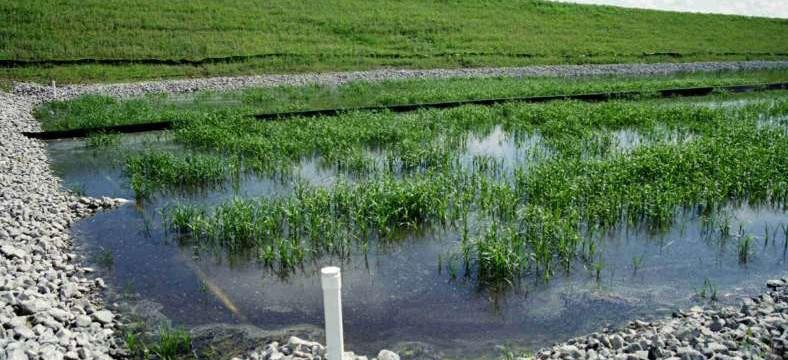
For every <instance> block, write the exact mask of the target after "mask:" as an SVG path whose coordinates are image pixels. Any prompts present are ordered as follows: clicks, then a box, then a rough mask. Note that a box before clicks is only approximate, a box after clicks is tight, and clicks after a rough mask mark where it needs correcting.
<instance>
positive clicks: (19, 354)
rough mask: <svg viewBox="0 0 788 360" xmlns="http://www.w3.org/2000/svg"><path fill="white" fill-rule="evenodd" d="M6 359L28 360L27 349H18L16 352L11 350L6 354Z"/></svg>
mask: <svg viewBox="0 0 788 360" xmlns="http://www.w3.org/2000/svg"><path fill="white" fill-rule="evenodd" d="M6 359H7V360H27V359H28V356H27V353H26V351H25V348H23V347H18V348H16V349H14V350H10V351H8V352H6Z"/></svg>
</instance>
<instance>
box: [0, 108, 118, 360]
mask: <svg viewBox="0 0 788 360" xmlns="http://www.w3.org/2000/svg"><path fill="white" fill-rule="evenodd" d="M35 102H36V99H31V98H30V97H22V96H17V95H10V94H5V93H0V324H2V326H0V358H3V357H5V358H7V359H28V358H42V359H63V358H64V357H65V358H73V359H93V358H97V359H107V358H109V355H110V354H113V352H114V349H115V348H116V344H115V330H116V326H117V323H115V322H114V316H113V314H112V313H111V312H110V311H108V310H102V309H101V303H100V301H99V299H97V297H96V296H95V295H96V291H95V290H96V289H95V284H96V282H95V281H96V280H95V279H89V278H88V276H87V275H86V274H87V272H88V269H87V268H83V267H81V266H79V265H77V264H76V262H75V261H74V260H76V259H77V255H76V254H74V253H73V252H72V250H71V239H70V236H69V234H68V227H69V225H70V224H71V223H72V222H73V221H75V220H77V219H78V218H80V217H82V216H87V215H89V214H91V213H93V212H95V211H98V210H99V209H103V208H109V207H112V206H115V205H118V204H120V203H121V202H122V200H116V199H109V198H104V199H92V198H79V197H76V196H72V195H70V194H68V193H65V192H63V191H62V190H61V189H60V182H59V180H58V179H57V178H56V177H55V176H54V175H52V173H51V171H50V169H49V165H48V160H47V153H46V149H45V145H44V143H42V142H40V141H35V140H31V139H28V138H26V137H24V136H22V135H21V134H20V132H21V131H29V130H37V127H38V125H37V122H36V121H35V119H33V117H32V115H31V111H32V109H33V106H34V105H35Z"/></svg>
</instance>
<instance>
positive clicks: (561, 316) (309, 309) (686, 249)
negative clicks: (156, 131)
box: [50, 128, 788, 358]
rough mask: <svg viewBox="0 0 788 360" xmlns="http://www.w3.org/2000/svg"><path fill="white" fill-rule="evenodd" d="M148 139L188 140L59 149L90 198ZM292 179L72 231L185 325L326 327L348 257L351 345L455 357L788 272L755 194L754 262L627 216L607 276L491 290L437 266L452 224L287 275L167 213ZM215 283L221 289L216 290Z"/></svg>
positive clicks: (537, 149) (103, 216) (777, 217)
mask: <svg viewBox="0 0 788 360" xmlns="http://www.w3.org/2000/svg"><path fill="white" fill-rule="evenodd" d="M663 135H664V134H663ZM663 135H660V136H641V135H639V134H637V133H635V132H632V131H621V132H616V133H614V134H613V138H614V139H615V141H614V142H613V144H612V145H611V146H612V147H614V148H615V149H618V150H617V151H621V152H626V151H631V149H632V148H633V147H636V146H638V145H640V144H644V143H651V142H652V141H684V140H682V139H681V137H676V136H673V135H671V134H667V135H665V136H663ZM654 139H657V140H654ZM659 139H661V140H659ZM146 146H155V147H159V148H170V149H173V150H177V147H174V146H173V145H172V144H171V142H169V141H168V140H167V138H166V137H157V136H149V135H146V136H133V137H129V138H127V139H124V142H123V144H122V145H121V146H120V147H119V148H118V149H116V150H111V151H110V150H106V149H104V150H100V151H96V150H91V149H87V148H85V147H84V146H83V145H82V144H81V143H79V142H74V141H63V142H56V143H52V144H51V145H50V153H51V158H52V161H53V168H54V170H55V171H56V172H57V173H59V174H60V175H61V176H62V178H63V179H64V182H65V183H66V184H70V186H71V187H73V188H77V189H79V190H80V191H83V192H84V193H85V194H87V195H94V196H98V195H106V196H122V197H132V193H131V190H130V189H129V187H128V184H127V182H126V180H125V178H124V177H123V173H122V166H121V165H122V158H123V156H124V154H125V153H127V152H133V151H138V150H140V149H142V148H144V147H146ZM465 148H466V149H465V154H464V155H462V156H461V164H465V165H467V164H472V162H473V160H472V159H473V158H474V157H478V156H490V157H493V158H496V159H500V161H501V162H502V164H503V167H504V168H507V167H509V166H510V164H512V163H518V162H523V161H539V160H540V159H544V158H545V157H548V156H549V154H550V152H549V150H547V149H546V148H545V146H544V144H543V143H542V140H541V138H540V137H539V136H538V135H534V136H532V137H523V138H522V139H521V141H519V142H517V144H514V143H513V141H512V139H511V137H509V136H507V134H506V133H505V132H504V131H503V130H502V129H500V128H494V129H492V130H491V131H489V132H487V133H483V134H475V135H472V136H469V137H468V140H467V143H466V147H465ZM462 159H464V160H462ZM318 163H319V161H317V160H315V159H307V160H304V161H302V162H301V163H299V164H296V165H294V170H295V172H296V173H297V174H299V177H302V178H305V179H308V180H309V181H310V182H311V183H312V184H315V185H322V186H330V185H331V184H333V183H334V182H335V181H336V179H337V178H338V175H337V173H336V172H334V171H332V170H330V169H328V170H327V169H324V168H322V167H321V166H320V165H318ZM469 166H470V165H469ZM289 190H290V185H288V184H282V183H281V182H279V181H276V180H273V179H266V178H258V177H247V178H245V179H243V180H242V181H241V182H240V183H239V184H236V185H235V186H227V187H225V188H223V189H218V190H211V191H206V192H204V193H199V194H194V193H192V194H171V195H166V196H165V195H162V196H158V197H157V198H154V199H152V200H150V201H147V202H145V203H136V204H129V205H126V206H124V207H121V208H119V209H116V210H113V211H108V212H103V213H99V214H98V215H96V216H94V217H91V218H89V219H86V220H83V221H81V222H79V223H77V224H76V225H75V226H74V228H73V233H74V236H75V237H76V238H77V239H79V242H80V243H82V244H87V247H88V250H87V251H88V252H90V253H92V254H107V253H111V254H112V264H111V266H106V268H105V269H104V274H102V276H104V277H105V279H106V280H108V282H109V283H110V284H111V285H112V286H113V287H114V288H115V289H118V291H120V292H133V293H139V294H140V295H141V296H142V297H143V298H145V299H149V300H152V301H155V302H157V303H160V304H161V305H162V306H163V313H164V314H165V315H166V316H167V317H169V318H170V319H171V320H172V321H173V322H175V323H177V324H181V325H184V326H196V325H200V324H207V323H217V322H221V323H251V324H254V325H257V326H259V327H262V328H266V329H277V328H282V327H287V326H292V325H296V324H304V323H307V324H315V325H318V326H320V325H321V324H322V300H321V293H320V283H319V278H318V277H317V273H318V269H319V268H320V267H321V266H324V265H328V264H332V265H341V266H342V269H343V277H344V279H343V284H344V288H343V296H344V299H343V301H344V306H345V310H344V315H345V331H346V334H345V338H346V341H347V343H348V348H350V349H352V350H354V351H356V352H357V353H366V354H373V353H375V352H376V351H377V350H379V349H380V348H383V347H386V348H395V349H396V344H397V343H401V342H408V341H421V342H426V343H429V344H431V345H432V346H434V347H435V348H436V349H437V350H438V351H440V352H442V353H443V354H444V355H446V356H449V357H464V358H477V357H479V356H480V354H488V355H489V354H493V355H494V354H495V352H496V345H501V344H505V345H507V346H510V347H513V348H534V347H539V346H543V345H548V344H550V343H552V342H554V341H559V340H561V339H566V338H568V337H571V336H574V335H579V334H582V333H586V332H590V331H595V330H599V329H601V328H602V327H604V326H605V325H606V324H612V325H616V324H620V323H622V322H624V321H626V320H628V319H632V318H635V317H646V318H648V317H652V316H662V315H665V314H667V313H669V312H670V311H672V310H673V309H675V308H677V307H686V306H690V305H693V304H697V303H701V302H703V301H706V300H704V299H701V298H700V297H699V296H698V294H699V292H700V290H701V289H702V288H703V286H704V283H705V282H707V281H708V282H709V283H710V284H713V286H714V287H715V288H716V291H717V293H718V296H719V300H720V301H721V302H732V301H735V300H736V299H737V298H738V297H741V296H745V295H747V294H751V293H755V292H758V291H760V290H761V286H762V284H763V283H764V281H765V280H766V279H768V278H770V277H774V276H777V275H783V274H785V273H786V271H788V265H786V253H785V247H784V246H785V245H784V244H785V242H786V239H785V232H784V230H783V227H786V226H788V216H786V213H785V210H784V209H774V208H752V207H749V206H747V205H746V204H745V205H738V206H731V207H730V208H729V209H727V214H728V215H729V217H730V228H731V229H733V232H738V231H741V232H743V233H745V234H750V235H752V236H754V237H755V239H756V241H755V245H754V247H753V256H752V259H751V260H750V261H749V262H748V263H747V264H746V265H743V264H740V263H739V261H738V258H737V248H736V246H737V244H738V240H737V239H736V238H735V237H733V238H730V239H723V238H721V237H720V236H719V234H717V233H711V234H707V233H706V232H704V231H703V227H702V220H701V218H699V217H698V216H696V215H694V214H692V213H686V214H681V215H678V216H677V222H676V225H675V226H673V227H672V228H671V229H669V230H668V231H667V232H665V233H661V234H652V233H649V232H648V231H646V230H644V229H640V228H637V227H629V228H622V229H619V230H617V231H616V232H614V233H609V234H603V235H595V236H598V237H600V241H599V249H598V251H599V253H600V254H602V259H603V263H604V267H603V269H602V272H601V274H600V278H599V279H596V278H595V276H594V274H593V271H592V270H591V269H585V268H584V266H583V265H582V264H580V263H578V264H575V265H574V268H573V269H572V271H571V272H570V273H568V274H566V273H559V274H557V275H556V276H555V277H554V278H553V279H552V280H551V281H550V282H549V283H544V282H542V281H541V280H540V279H539V278H538V277H535V276H534V277H528V278H526V279H525V280H524V283H523V286H522V287H520V288H518V289H516V290H508V291H503V292H492V291H490V290H484V289H480V288H478V287H477V285H476V284H475V283H474V282H473V281H472V280H467V279H465V278H464V277H462V276H459V277H458V278H457V279H453V278H452V277H451V276H450V275H449V273H448V271H447V269H446V268H445V266H444V267H442V268H439V266H438V259H439V257H441V256H443V257H444V259H445V256H446V254H448V253H451V252H453V251H454V250H456V249H457V248H458V245H459V238H458V235H457V234H455V233H453V232H446V231H438V230H435V231H428V232H426V233H423V234H410V235H408V236H406V237H405V238H403V239H401V240H399V241H397V242H387V243H379V242H373V243H371V245H370V249H369V251H368V252H366V253H361V252H360V251H359V252H356V253H355V254H354V255H353V256H351V258H349V259H344V260H340V259H336V258H330V257H325V258H320V259H317V260H314V261H313V262H309V263H307V264H305V265H304V267H303V268H302V269H300V270H299V271H297V272H295V273H291V274H287V275H286V276H284V275H282V274H277V273H276V272H274V271H272V270H271V269H268V268H266V267H264V266H261V265H259V264H257V263H255V262H253V261H249V260H248V259H242V258H227V257H225V256H224V255H222V254H215V253H211V252H206V251H200V250H197V249H195V248H193V247H192V246H189V245H186V244H179V243H177V241H175V240H173V239H172V237H171V236H169V235H168V234H167V233H166V232H165V231H164V230H163V229H162V225H161V216H160V210H161V209H162V208H164V207H166V206H167V205H168V204H171V203H173V202H180V201H189V202H196V203H200V204H215V203H218V202H220V201H222V200H226V199H229V198H232V197H234V196H243V197H257V196H276V195H278V194H286V193H287V192H288V191H289ZM766 231H768V232H769V241H768V242H766V241H765V236H764V234H765V232H766ZM633 259H641V260H639V261H640V265H637V266H634V265H633V262H635V261H636V260H633ZM99 265H100V264H99ZM105 265H106V264H105ZM635 267H637V269H635ZM212 288H215V289H218V291H219V292H220V293H221V294H222V295H223V297H222V298H219V297H217V296H215V294H216V291H211V289H212ZM709 294H710V292H709Z"/></svg>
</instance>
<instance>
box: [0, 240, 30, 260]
mask: <svg viewBox="0 0 788 360" xmlns="http://www.w3.org/2000/svg"><path fill="white" fill-rule="evenodd" d="M0 253H3V255H5V256H6V257H7V258H9V259H21V258H24V257H25V251H24V250H22V249H18V248H15V247H13V246H11V245H7V244H6V245H3V246H0Z"/></svg>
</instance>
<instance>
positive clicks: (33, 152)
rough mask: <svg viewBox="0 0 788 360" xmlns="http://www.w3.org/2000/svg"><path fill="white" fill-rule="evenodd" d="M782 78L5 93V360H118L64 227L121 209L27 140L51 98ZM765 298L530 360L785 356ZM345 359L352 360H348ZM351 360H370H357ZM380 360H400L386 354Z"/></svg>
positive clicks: (777, 289)
mask: <svg viewBox="0 0 788 360" xmlns="http://www.w3.org/2000/svg"><path fill="white" fill-rule="evenodd" d="M775 68H788V61H750V62H724V63H720V62H705V63H688V64H629V65H562V66H531V67H523V68H477V69H452V70H373V71H362V72H344V73H326V74H298V75H266V76H249V77H220V78H210V79H192V80H165V81H158V82H140V83H129V84H112V85H104V84H95V85H68V86H63V87H59V88H58V89H57V92H56V94H53V92H52V89H51V87H50V86H45V85H37V84H30V83H17V84H15V86H14V90H13V93H12V94H7V93H3V92H0V325H1V326H0V359H3V358H5V359H14V360H16V359H20V360H23V359H32V358H41V359H53V360H60V359H73V360H77V359H94V358H95V359H109V358H111V357H113V356H118V355H119V354H122V353H123V350H122V349H121V348H120V347H121V345H120V344H119V343H120V341H118V340H117V339H118V336H117V335H118V334H117V332H118V330H119V328H118V327H119V326H120V324H119V320H118V316H116V314H113V313H112V312H111V311H110V310H107V309H105V308H104V306H103V304H102V302H101V299H100V297H99V295H98V294H99V292H100V290H101V288H102V287H103V286H104V282H103V281H102V280H101V279H94V278H91V275H90V273H92V269H90V268H87V267H83V266H81V265H80V261H79V260H80V259H79V257H78V256H77V255H76V254H75V253H74V252H73V250H72V239H71V237H70V235H69V230H68V229H69V226H70V225H71V224H72V223H73V222H74V221H77V220H78V219H80V218H82V217H85V216H90V215H91V214H93V213H95V212H96V211H100V210H102V209H108V208H112V207H114V206H118V205H120V204H122V203H124V202H125V200H123V199H110V198H100V199H95V198H88V197H77V196H74V195H73V194H70V193H67V192H64V191H63V190H62V189H61V186H60V180H59V179H58V178H56V177H55V176H54V175H53V174H52V172H51V171H50V168H49V162H48V161H49V160H48V158H47V152H46V145H45V144H44V143H43V142H41V141H38V140H32V139H28V138H26V137H24V136H22V135H21V132H22V131H38V130H40V128H39V125H38V122H37V121H36V120H35V119H34V118H33V116H32V110H33V108H34V106H35V105H36V104H38V103H41V102H43V101H49V100H52V99H54V98H58V99H65V98H71V97H75V96H79V95H81V94H85V93H101V94H105V95H110V96H115V97H129V96H138V95H143V94H145V93H151V92H168V93H183V92H192V91H197V90H231V89H240V88H245V87H261V86H276V85H303V84H309V83H320V84H335V85H336V84H342V83H346V82H349V81H359V80H362V81H379V80H393V79H413V78H422V77H432V78H449V77H494V76H545V75H555V76H580V75H609V74H619V75H656V74H669V73H677V72H696V71H722V70H756V69H775ZM770 287H771V288H772V291H770V292H769V293H767V294H764V295H762V296H761V297H759V298H756V299H753V301H751V302H749V303H746V304H745V305H744V306H743V307H742V309H741V310H739V311H734V310H731V309H721V310H717V309H705V310H704V309H692V310H691V311H689V312H685V313H678V314H676V317H675V318H674V319H670V320H665V321H661V322H655V323H642V322H635V323H633V324H635V325H632V326H630V327H629V328H627V329H624V330H620V331H617V332H611V333H597V334H592V335H590V336H588V337H585V338H578V339H574V340H571V341H570V342H568V343H566V344H563V345H557V346H556V347H553V348H552V349H548V350H544V351H541V352H539V353H538V354H537V358H540V359H543V358H594V354H596V358H608V357H611V358H613V357H615V358H622V359H639V358H644V359H651V358H654V357H655V356H656V357H660V358H661V357H669V356H674V357H676V358H686V359H694V358H703V357H704V356H706V355H708V354H710V353H715V354H725V355H724V356H722V355H721V356H717V355H715V356H717V358H727V357H725V356H730V357H736V356H741V357H750V358H758V357H757V356H756V355H755V352H758V351H760V353H761V354H770V355H768V356H770V357H771V358H779V356H785V349H786V348H787V347H788V341H787V340H786V324H788V321H786V313H787V311H788V310H786V309H788V306H786V280H785V279H783V280H775V281H773V282H771V283H770ZM322 351H324V349H323V347H322V345H320V344H317V343H310V342H308V341H305V340H300V339H298V338H291V339H290V341H288V342H287V344H283V345H281V346H280V345H279V344H274V343H271V344H268V345H266V346H265V347H263V348H260V349H258V350H256V351H254V352H252V353H251V354H250V355H249V358H250V359H255V360H257V359H268V360H270V359H275V358H278V359H294V358H302V359H313V360H318V359H321V358H322V355H323V354H322ZM348 355H352V354H348ZM348 358H349V359H356V360H360V359H366V357H363V356H357V355H352V356H348ZM377 359H378V360H398V359H399V356H397V354H395V353H393V352H390V351H387V350H383V351H381V352H380V353H379V354H378V356H377Z"/></svg>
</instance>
